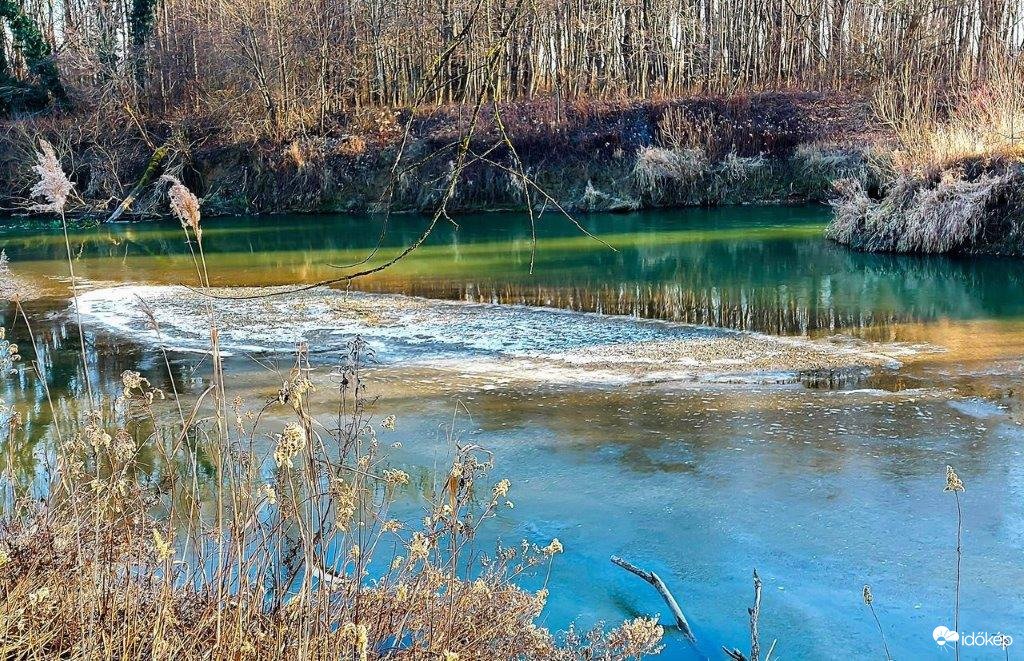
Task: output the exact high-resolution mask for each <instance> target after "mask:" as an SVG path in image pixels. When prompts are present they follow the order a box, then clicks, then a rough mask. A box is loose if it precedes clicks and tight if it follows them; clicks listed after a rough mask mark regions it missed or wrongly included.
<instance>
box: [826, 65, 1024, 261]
mask: <svg viewBox="0 0 1024 661" xmlns="http://www.w3.org/2000/svg"><path fill="white" fill-rule="evenodd" d="M1021 80H1024V71H1022V69H1021V67H1020V64H1019V63H1017V64H1014V65H1013V66H1012V67H1010V68H1008V69H1005V70H999V71H997V72H994V73H993V75H992V76H991V77H990V78H989V80H988V81H987V82H986V83H985V85H983V86H980V87H976V88H970V89H966V90H958V91H955V92H945V93H942V92H938V91H925V92H922V91H921V90H917V89H916V88H915V87H914V86H913V85H912V84H910V83H909V82H908V81H895V82H894V83H893V84H892V85H891V86H889V87H886V88H882V89H880V90H879V91H878V92H877V94H876V100H875V105H876V108H877V112H878V115H879V117H881V118H882V119H884V120H885V122H886V123H887V125H889V126H890V127H892V130H893V138H894V140H895V144H894V146H893V147H892V148H891V149H888V150H886V151H885V152H884V153H882V154H881V155H880V156H881V157H880V158H876V159H875V160H874V162H872V163H871V166H872V169H873V170H874V171H875V172H876V174H877V177H876V178H877V179H878V181H880V182H881V185H879V186H878V187H877V188H876V189H875V190H871V189H870V188H869V187H868V186H866V185H865V184H864V182H861V181H856V180H852V179H846V180H840V181H839V183H838V185H837V189H838V192H839V196H838V198H837V199H836V200H835V201H834V203H833V206H834V208H835V212H836V215H835V219H834V220H833V221H832V224H831V225H830V227H829V229H828V236H829V237H830V238H833V239H835V240H836V241H839V242H840V243H844V244H848V245H851V246H853V247H855V248H858V249H862V250H871V251H886V252H988V253H993V252H994V253H1004V254H1022V253H1024V92H1022V89H1024V87H1022V85H1021V83H1020V81H1021Z"/></svg>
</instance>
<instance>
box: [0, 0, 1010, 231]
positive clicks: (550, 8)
mask: <svg viewBox="0 0 1024 661" xmlns="http://www.w3.org/2000/svg"><path fill="white" fill-rule="evenodd" d="M6 6H7V5H4V7H6ZM8 10H9V13H10V15H9V16H7V25H8V27H9V29H10V30H12V31H11V32H10V33H7V32H5V31H3V30H0V54H2V57H0V78H3V80H4V81H6V82H7V83H9V84H8V85H7V86H6V87H4V86H2V85H0V97H2V105H3V106H4V109H5V110H6V111H7V113H8V116H9V119H8V120H7V122H6V123H5V127H4V128H5V130H4V131H3V133H2V136H0V176H2V178H3V179H4V181H6V182H10V183H9V184H8V185H7V186H5V187H4V190H3V191H0V198H2V200H3V202H0V204H3V206H6V207H8V208H14V207H15V206H16V202H17V201H18V198H19V197H25V196H26V194H27V186H28V183H29V182H28V179H27V178H26V174H25V173H24V172H22V171H20V170H19V169H18V164H19V163H23V162H25V160H26V159H25V156H26V155H27V153H28V152H30V151H31V150H32V149H33V147H34V143H33V138H35V137H36V136H38V135H43V136H47V137H49V138H50V139H51V141H53V142H55V144H57V142H58V137H59V138H61V140H60V144H57V146H58V151H59V152H60V153H62V154H65V155H67V162H66V166H68V167H70V168H71V169H72V170H73V178H74V179H75V181H76V182H77V183H78V187H77V189H78V192H79V194H80V198H81V199H79V200H75V202H77V205H76V206H75V207H74V209H75V210H77V211H81V212H104V211H110V209H109V207H110V206H112V204H113V202H112V200H123V199H125V198H126V197H130V198H132V199H133V203H132V205H131V207H130V209H129V214H131V213H135V214H136V215H139V216H142V217H145V216H147V215H151V214H152V213H154V212H159V211H163V209H164V208H163V207H162V206H161V205H160V204H158V203H157V201H158V200H160V199H162V198H161V197H160V196H159V191H157V190H155V188H154V187H153V186H152V185H150V184H151V183H152V181H153V180H154V178H152V177H150V178H147V177H146V176H145V175H144V172H145V171H146V169H147V164H152V163H151V157H152V156H153V155H154V153H157V152H158V149H163V150H164V151H163V152H161V154H162V155H163V156H164V158H163V159H160V160H159V161H158V162H156V163H155V166H156V169H157V170H159V171H166V172H167V173H169V174H172V175H175V176H178V177H179V178H181V179H183V180H184V181H185V182H186V183H188V184H189V185H190V186H192V187H193V188H195V189H196V190H197V191H198V192H199V193H200V194H201V195H202V196H203V197H204V198H206V199H207V203H208V204H207V206H208V209H209V210H210V211H214V212H216V211H221V212H238V211H272V210H282V209H296V210H310V211H316V210H337V209H346V208H353V209H365V208H374V207H376V206H379V205H385V206H389V207H397V208H406V209H418V208H431V207H432V206H433V205H436V203H437V202H438V199H439V197H440V195H439V189H441V188H443V187H444V178H445V174H446V167H447V163H448V162H449V161H452V160H458V159H457V158H456V156H455V151H456V149H457V147H456V146H455V145H454V144H453V141H454V142H456V143H457V142H458V141H459V140H460V139H461V137H462V132H461V130H464V129H465V128H466V123H467V122H469V120H468V118H469V117H470V116H472V115H473V113H472V112H471V107H472V106H473V105H474V103H476V102H477V101H482V102H483V104H484V109H485V112H484V115H485V116H486V117H487V118H490V119H489V120H488V121H484V122H483V123H482V125H481V126H480V127H474V129H473V133H474V135H473V136H471V137H472V138H473V139H474V140H477V139H479V140H480V141H482V142H484V143H486V142H487V141H488V140H489V139H490V138H492V137H493V135H494V133H495V131H496V129H497V128H498V127H499V126H500V125H501V124H505V126H504V129H505V130H504V131H498V132H499V133H502V134H503V137H504V136H505V135H507V136H508V137H509V138H510V140H509V143H508V144H513V145H515V147H516V150H517V151H519V152H520V154H519V156H521V158H522V161H523V163H522V165H524V166H525V168H526V170H528V171H529V174H530V176H532V177H535V178H537V179H538V180H541V179H543V180H546V182H545V183H546V184H547V185H548V186H550V187H551V188H552V190H551V193H552V195H553V196H554V197H555V198H556V199H557V200H559V201H560V202H562V203H564V204H566V205H575V206H576V207H577V208H580V209H602V208H619V209H629V208H636V207H638V206H649V205H659V204H660V205H675V204H711V203H722V202H726V203H728V202H746V201H756V200H789V199H794V200H797V199H824V198H825V197H827V196H828V195H829V190H830V185H831V182H832V181H833V180H834V179H836V178H839V177H841V176H844V175H851V174H852V175H853V176H854V178H857V179H858V180H860V181H861V182H862V183H865V185H867V186H868V187H869V188H874V187H875V184H874V182H873V181H872V180H871V177H870V173H865V172H864V171H863V167H862V166H863V164H862V163H861V161H863V160H864V159H863V158H862V157H861V151H862V148H863V146H864V138H865V134H866V133H867V134H874V133H877V132H878V130H879V129H880V128H881V127H883V126H884V124H883V123H882V122H877V121H873V116H872V114H871V113H864V112H863V108H864V107H865V103H864V101H865V100H867V99H868V98H869V97H870V96H871V95H872V94H873V93H874V91H875V90H877V89H880V88H885V87H886V86H888V85H890V83H891V81H894V80H897V81H898V80H907V81H909V82H910V89H909V93H910V94H911V95H912V96H914V97H915V98H917V97H922V96H923V97H925V98H927V99H929V100H933V99H936V98H938V96H937V95H935V94H931V91H934V90H938V91H943V90H953V89H964V88H969V89H976V88H977V87H978V85H979V84H983V83H984V82H985V81H986V80H987V79H988V78H990V77H991V76H992V75H994V74H995V73H996V72H998V71H1000V70H1002V68H1003V67H1004V66H1005V64H1006V62H1007V61H1009V60H1012V58H1014V57H1017V45H1018V44H1019V43H1020V42H1021V36H1022V35H1021V25H1022V23H1021V11H1022V10H1021V6H1020V4H1019V3H1017V2H1014V1H1013V0H983V1H982V2H977V3H958V2H954V3H950V2H940V1H937V0H916V1H915V2H905V1H903V0H898V1H897V0H883V1H882V2H876V1H874V0H870V1H869V0H841V1H832V0H827V1H826V0H799V1H796V2H793V1H790V0H771V1H770V2H767V3H763V2H754V1H753V0H724V1H720V0H715V1H714V2H711V1H709V0H697V1H696V2H690V1H689V0H686V1H683V0H656V1H654V2H649V1H647V0H645V1H643V2H640V1H639V0H602V1H601V2H595V3H568V4H566V3H562V2H552V1H550V0H540V1H531V2H524V1H522V0H452V1H446V2H434V1H432V0H409V1H408V2H401V3H394V2H390V1H385V0H361V1H359V2H343V1H340V0H318V1H317V2H314V3H313V4H312V5H310V4H309V3H307V2H299V0H240V1H239V2H232V3H227V4H225V3H221V2H212V1H209V0H200V1H198V2H194V1H187V2H186V1H182V0H167V1H165V2H155V1H154V0H132V1H131V2H125V3H107V2H101V3H83V2H73V1H70V0H58V1H57V2H43V1H42V0H26V1H25V2H23V3H20V4H19V5H17V6H14V4H13V3H11V7H8ZM22 19H24V20H22ZM18 21H22V22H21V23H18ZM25 21H28V23H30V24H31V25H33V26H35V28H36V31H35V33H32V34H29V33H30V32H31V30H28V31H26V30H27V28H26V29H25V30H21V29H20V28H19V30H20V31H18V32H17V33H15V32H14V31H13V30H14V28H15V25H16V23H17V25H21V26H22V27H24V25H25V24H26V23H25ZM33 35H35V37H37V38H36V39H35V40H34V41H33V40H32V39H28V37H32V36H33ZM32 44H35V45H34V46H33V47H30V46H32ZM48 66H52V70H51V69H48V68H47V67H48ZM48 72H49V73H48ZM50 74H52V75H50ZM911 74H912V75H911ZM55 80H56V82H57V83H59V87H58V86H56V85H55V83H54V81H55ZM793 90H798V92H795V93H793V92H792V91H793ZM799 90H802V91H803V92H800V91H799ZM810 90H813V91H814V92H817V93H821V94H823V95H824V97H823V98H824V99H825V101H823V102H821V101H819V102H816V103H807V102H806V100H807V99H808V98H809V94H808V93H806V92H807V91H810ZM30 92H31V93H30ZM766 92H767V94H765V93H766ZM787 97H788V98H789V99H790V100H789V102H788V105H789V106H790V108H789V110H787V111H786V112H784V113H782V114H781V115H780V114H779V113H778V112H777V110H778V107H777V106H778V105H779V104H777V103H776V102H777V100H778V99H779V98H787ZM819 98H822V97H819ZM681 99H682V100H683V101H679V100H681ZM685 99H690V100H688V101H687V100H685ZM766 99H767V100H766ZM772 99H774V101H773V100H772ZM47 100H49V105H47V102H48V101H47ZM33 104H34V105H33ZM676 104H681V105H683V106H684V107H685V108H686V109H687V112H682V111H679V112H676V113H674V116H673V117H672V118H671V122H669V123H670V124H675V125H676V126H675V130H676V133H675V134H673V135H670V136H669V137H670V138H671V140H670V141H669V142H671V145H670V146H667V145H666V141H665V140H664V139H663V138H664V137H665V136H663V135H662V131H661V128H660V126H661V125H662V124H663V122H662V117H661V115H662V110H663V109H664V108H665V107H666V105H667V106H669V107H671V106H673V105H676ZM705 105H706V106H707V107H709V108H710V113H709V112H706V108H704V107H703V106H705ZM782 105H786V104H782ZM40 110H42V111H43V112H42V113H40V112H37V111H40ZM690 110H692V111H693V112H688V111H690ZM931 110H936V111H937V110H939V108H938V106H935V107H934V108H933V107H932V106H929V112H931ZM30 111H31V112H30ZM918 114H919V113H918ZM908 116H910V115H908ZM499 117H500V120H501V121H499ZM882 119H883V120H885V119H886V118H885V116H884V115H883V116H882ZM748 121H750V122H752V123H753V124H754V129H753V130H750V128H751V127H750V126H748V125H747V122H748ZM470 123H472V122H470ZM684 124H685V125H688V126H689V129H687V130H679V129H680V127H681V126H682V125H684ZM797 124H800V125H803V126H804V127H806V126H818V127H819V129H816V130H811V131H805V130H803V128H802V127H801V126H797ZM826 124H827V125H830V127H831V128H830V129H827V130H821V127H822V126H824V125H826ZM889 128H890V129H891V127H889ZM407 129H408V131H409V134H408V140H405V137H406V136H405V133H406V130H407ZM690 143H693V144H690ZM795 143H800V144H801V145H802V148H801V150H799V151H796V156H797V159H796V160H792V159H791V158H790V157H791V155H792V154H793V153H794V150H793V147H795V146H796V144H795ZM399 145H404V147H402V148H401V149H402V156H401V158H399V159H398V160H399V161H400V163H399V164H398V167H397V168H396V167H395V161H394V158H395V157H396V155H397V153H398V152H399V149H400V147H399ZM507 146H508V145H507V144H506V145H504V146H503V148H502V149H498V150H496V151H492V152H487V159H486V160H485V159H483V158H479V156H480V154H477V155H476V156H474V157H472V159H471V160H474V162H473V163H471V164H470V167H469V168H467V169H466V170H464V171H462V170H460V183H459V185H458V186H457V190H456V191H455V192H454V195H453V196H452V199H450V200H449V206H450V208H452V209H458V208H463V209H468V208H483V207H494V206H498V207H505V206H511V205H521V204H523V203H524V202H529V201H530V200H528V199H525V197H527V196H523V195H522V191H521V189H522V187H521V186H519V185H517V183H522V182H516V181H514V177H512V178H510V176H509V172H508V170H507V168H510V167H511V168H513V169H518V165H519V163H517V161H518V160H519V159H518V158H517V155H516V154H513V153H511V150H509V149H507ZM837 147H838V149H837ZM652 150H653V151H652ZM666 150H670V151H666ZM481 151H487V149H486V147H485V146H484V145H481ZM670 152H671V153H670ZM802 156H806V157H807V158H801V157H802ZM762 157H763V158H764V159H765V163H764V164H763V165H764V167H762V163H761V162H760V161H759V160H758V159H760V158H762ZM750 159H753V160H750ZM395 173H397V174H399V175H400V177H399V181H400V185H399V186H398V187H397V190H396V189H393V188H392V174H395ZM137 183H142V184H146V185H143V186H140V187H139V188H140V190H139V191H138V195H137V196H136V195H134V194H131V195H130V194H129V191H130V190H131V189H132V188H133V187H134V186H135V185H136V184H137ZM136 198H137V199H136ZM534 202H536V201H534Z"/></svg>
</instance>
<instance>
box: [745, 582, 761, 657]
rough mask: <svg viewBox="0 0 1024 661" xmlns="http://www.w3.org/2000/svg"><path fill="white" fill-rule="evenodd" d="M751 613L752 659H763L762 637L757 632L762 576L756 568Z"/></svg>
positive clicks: (749, 610)
mask: <svg viewBox="0 0 1024 661" xmlns="http://www.w3.org/2000/svg"><path fill="white" fill-rule="evenodd" d="M747 612H749V613H750V661H760V659H761V638H760V635H759V634H758V632H757V618H758V617H760V615H761V577H760V576H758V575H757V570H756V569H755V570H754V607H753V608H750V609H748V611H747Z"/></svg>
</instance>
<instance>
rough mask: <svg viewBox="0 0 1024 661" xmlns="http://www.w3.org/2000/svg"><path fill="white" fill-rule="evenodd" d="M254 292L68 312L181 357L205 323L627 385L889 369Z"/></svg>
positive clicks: (713, 331) (548, 312) (449, 362)
mask: <svg viewBox="0 0 1024 661" xmlns="http://www.w3.org/2000/svg"><path fill="white" fill-rule="evenodd" d="M261 291H262V292H263V293H265V292H266V290H232V289H219V290H215V291H214V292H213V293H214V294H215V295H216V296H233V298H211V297H207V296H203V295H202V294H200V293H198V292H195V291H193V290H191V289H188V288H186V287H179V286H148V285H127V286H118V287H105V288H98V289H94V290H92V291H89V292H85V293H82V294H81V295H80V296H79V309H80V312H81V314H82V317H83V320H85V321H86V322H87V323H94V324H98V325H101V326H104V327H106V328H108V329H109V330H110V331H112V332H114V333H118V334H121V335H125V336H129V337H131V338H133V339H135V340H136V341H141V342H148V343H152V344H157V343H160V344H163V345H164V346H165V347H167V348H169V349H176V350H182V351H206V350H207V349H208V348H209V338H210V323H209V320H210V318H211V316H210V315H211V314H212V315H213V317H214V318H215V319H216V324H217V328H218V332H219V336H220V344H221V349H222V351H223V352H225V353H229V354H230V353H261V352H291V351H294V350H295V347H296V346H297V345H298V344H299V343H301V342H305V343H306V344H308V346H309V347H310V349H311V350H312V351H314V352H332V351H336V350H340V349H343V348H344V347H345V346H346V344H347V343H348V341H349V340H350V339H351V338H353V337H355V336H357V335H358V336H361V337H363V339H365V340H367V341H368V342H369V343H370V345H371V346H372V347H373V348H374V350H375V351H376V353H377V358H378V360H381V361H384V362H396V361H403V362H417V363H433V364H436V365H438V366H441V367H444V368H446V369H460V370H463V371H466V370H469V371H479V370H480V369H486V370H488V371H493V370H509V371H514V372H524V371H528V372H536V373H537V374H538V375H540V374H543V375H544V377H543V378H555V377H556V376H557V377H558V379H560V378H562V377H564V376H565V374H559V373H564V372H580V371H581V370H583V371H588V372H590V376H591V377H595V378H599V379H611V380H623V381H632V380H643V379H645V378H653V377H655V376H656V378H658V379H663V378H689V377H693V376H696V375H699V374H703V375H707V374H708V373H730V372H740V371H742V372H753V371H762V370H763V371H773V370H775V371H777V370H780V369H784V370H787V371H793V370H801V369H821V368H822V367H831V366H835V367H849V366H852V365H859V366H863V365H876V364H882V363H885V362H887V361H888V359H887V358H885V359H883V358H882V357H879V356H877V355H873V354H867V353H865V352H863V351H858V350H853V349H849V348H845V347H835V346H832V345H829V344H828V343H816V342H812V341H808V340H801V339H794V338H776V337H771V336H767V335H760V334H756V333H746V332H739V331H731V330H726V329H717V328H708V327H703V326H693V325H689V324H679V323H671V322H662V321H654V320H644V319H636V318H631V317H622V316H604V315H598V314H592V313H580V312H571V311H563V310H555V309H548V308H534V307H526V306H518V305H493V304H481V303H465V302H458V301H437V300H429V299H422V298H414V297H409V296H401V295H395V294H370V293H362V292H343V291H339V290H333V289H326V288H321V289H313V290H306V291H301V292H291V293H287V294H286V295H280V296H272V297H257V298H253V297H249V298H246V296H252V294H254V293H261ZM150 314H151V315H152V317H153V319H155V321H156V322H157V325H158V326H159V334H158V333H157V331H156V330H155V329H154V325H153V323H152V322H151V321H150V318H149V315H150ZM469 363H473V366H472V367H470V366H469ZM538 378H541V377H538ZM558 379H556V380H558Z"/></svg>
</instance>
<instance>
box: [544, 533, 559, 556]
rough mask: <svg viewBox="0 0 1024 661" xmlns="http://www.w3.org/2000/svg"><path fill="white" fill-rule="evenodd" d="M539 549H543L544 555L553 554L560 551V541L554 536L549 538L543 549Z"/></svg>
mask: <svg viewBox="0 0 1024 661" xmlns="http://www.w3.org/2000/svg"><path fill="white" fill-rule="evenodd" d="M541 551H543V553H544V555H554V554H556V553H561V552H562V542H560V541H558V538H557V537H555V538H554V539H552V540H551V543H550V544H548V545H547V546H545V547H544V548H543V549H541Z"/></svg>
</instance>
